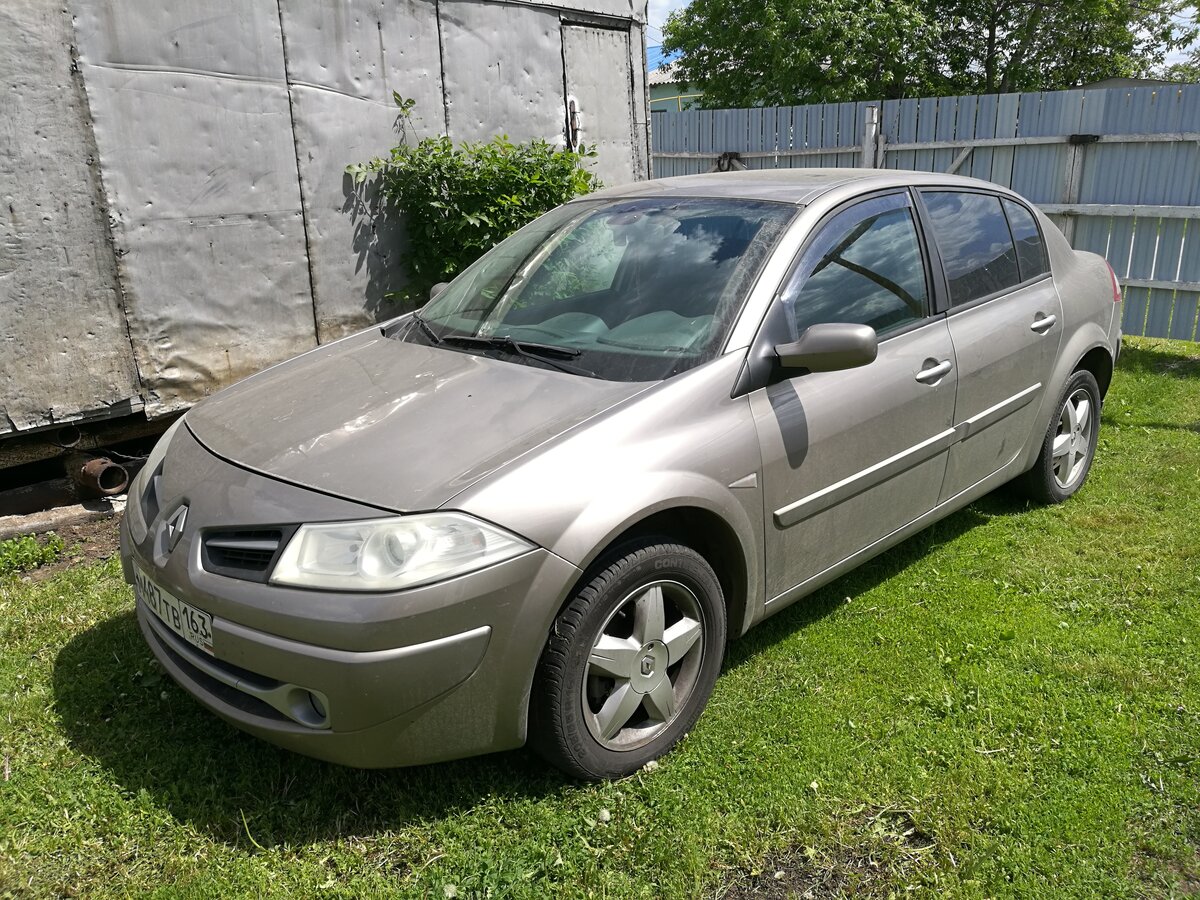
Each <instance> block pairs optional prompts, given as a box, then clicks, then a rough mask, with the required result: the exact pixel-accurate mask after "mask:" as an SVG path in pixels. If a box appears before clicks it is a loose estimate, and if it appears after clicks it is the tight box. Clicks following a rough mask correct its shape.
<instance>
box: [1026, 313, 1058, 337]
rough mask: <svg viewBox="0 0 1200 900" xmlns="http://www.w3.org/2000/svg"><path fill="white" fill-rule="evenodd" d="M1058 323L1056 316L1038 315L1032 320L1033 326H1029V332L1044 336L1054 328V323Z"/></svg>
mask: <svg viewBox="0 0 1200 900" xmlns="http://www.w3.org/2000/svg"><path fill="white" fill-rule="evenodd" d="M1057 321H1058V316H1043V315H1040V314H1039V315H1038V317H1037V318H1036V319H1034V320H1033V324H1032V325H1030V326H1029V329H1030V330H1031V331H1036V332H1037V333H1038V334H1045V333H1046V332H1047V331H1049V330H1050V329H1051V328H1053V327H1054V323H1055V322H1057Z"/></svg>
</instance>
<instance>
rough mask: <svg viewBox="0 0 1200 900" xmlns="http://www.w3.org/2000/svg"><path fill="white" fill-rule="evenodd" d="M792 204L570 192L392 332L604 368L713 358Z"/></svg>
mask: <svg viewBox="0 0 1200 900" xmlns="http://www.w3.org/2000/svg"><path fill="white" fill-rule="evenodd" d="M795 212H796V208H795V207H793V206H788V205H785V204H779V203H769V202H762V201H752V200H729V199H711V198H710V199H679V198H670V199H664V198H638V199H631V200H612V201H588V200H583V201H576V202H574V203H570V204H568V205H566V206H562V207H559V208H558V209H555V210H552V211H551V212H549V213H547V214H546V215H544V216H542V217H541V218H540V219H537V220H536V221H535V222H532V223H531V224H529V225H527V226H526V227H524V228H522V229H521V230H520V231H518V232H516V233H515V234H514V235H512V236H511V237H509V238H508V239H507V240H505V241H503V242H502V243H500V244H498V245H497V246H496V247H495V248H494V249H492V250H491V251H489V252H488V253H486V254H485V255H484V256H483V257H481V258H480V259H479V260H478V261H476V262H475V263H474V264H472V265H471V266H470V267H469V268H467V269H466V270H465V271H464V272H462V274H460V275H459V276H458V277H457V278H455V279H454V281H453V282H452V283H451V284H450V286H449V287H447V288H446V289H445V290H444V291H442V293H440V294H439V295H438V296H437V297H436V298H435V299H434V300H432V301H430V303H429V304H428V305H427V306H426V307H425V308H424V309H423V310H421V311H420V312H419V313H418V314H417V315H416V316H414V317H412V318H410V319H408V320H405V322H403V323H401V325H400V326H399V328H398V329H397V330H396V332H395V334H394V335H393V336H395V337H397V338H399V339H402V340H407V341H414V342H421V343H426V344H436V345H438V346H440V347H444V348H446V349H449V350H458V351H461V352H469V353H486V354H488V355H494V356H497V357H498V358H502V359H506V360H511V361H513V362H519V363H523V364H526V365H539V366H545V367H548V368H557V369H562V370H565V371H569V372H574V373H577V374H580V375H587V376H592V377H597V378H603V379H606V380H609V381H656V380H661V379H664V378H669V377H670V376H672V375H675V374H677V373H679V372H682V371H684V370H686V369H690V368H692V367H693V366H696V365H699V364H701V363H703V362H706V361H708V360H709V359H712V358H713V357H714V356H715V355H716V354H717V353H718V352H720V349H721V346H722V345H723V343H724V341H725V338H726V335H727V334H728V332H729V329H730V327H731V326H732V324H733V320H734V318H735V316H736V314H737V312H738V311H739V310H740V309H741V306H742V302H743V300H744V299H745V296H746V292H747V291H748V289H749V287H750V285H751V284H752V283H753V281H754V278H755V276H756V275H757V274H758V271H759V270H760V268H761V267H762V264H763V262H764V261H765V260H766V258H767V255H768V254H769V253H770V251H771V249H772V248H773V247H774V245H775V242H776V241H777V240H778V238H779V235H780V234H781V233H782V231H783V229H784V227H785V226H786V225H787V223H788V222H789V221H790V219H791V218H792V216H793V215H794V214H795Z"/></svg>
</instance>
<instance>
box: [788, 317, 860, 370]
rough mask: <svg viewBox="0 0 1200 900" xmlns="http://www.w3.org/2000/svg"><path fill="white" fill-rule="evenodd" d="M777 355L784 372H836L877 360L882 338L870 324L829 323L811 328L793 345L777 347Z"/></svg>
mask: <svg viewBox="0 0 1200 900" xmlns="http://www.w3.org/2000/svg"><path fill="white" fill-rule="evenodd" d="M775 355H776V356H777V357H778V358H779V365H780V366H781V367H782V368H784V369H807V370H808V371H809V372H837V371H839V370H841V369H856V368H858V367H859V366H865V365H867V364H868V363H872V362H874V361H875V357H876V356H878V355H879V339H878V338H877V337H876V335H875V329H874V328H872V327H871V326H870V325H851V324H849V323H848V322H826V323H823V324H820V325H811V326H809V327H808V328H806V329H805V331H804V333H803V334H802V335H800V340H798V341H794V342H793V343H790V344H776V345H775Z"/></svg>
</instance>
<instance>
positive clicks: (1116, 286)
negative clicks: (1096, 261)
mask: <svg viewBox="0 0 1200 900" xmlns="http://www.w3.org/2000/svg"><path fill="white" fill-rule="evenodd" d="M1104 264H1105V265H1106V266H1108V277H1109V278H1111V279H1112V289H1113V303H1120V302H1121V282H1120V281H1118V280H1117V273H1116V272H1114V271H1113V267H1112V265H1111V264H1109V263H1108V262H1107V261H1105V263H1104Z"/></svg>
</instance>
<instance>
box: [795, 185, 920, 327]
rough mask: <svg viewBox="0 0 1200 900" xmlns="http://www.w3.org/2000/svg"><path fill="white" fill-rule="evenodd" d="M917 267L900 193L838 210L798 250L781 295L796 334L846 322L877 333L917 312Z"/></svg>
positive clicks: (913, 317)
mask: <svg viewBox="0 0 1200 900" xmlns="http://www.w3.org/2000/svg"><path fill="white" fill-rule="evenodd" d="M925 298H926V287H925V267H924V265H923V263H922V261H921V248H920V244H919V243H918V241H917V229H916V225H915V224H914V222H913V215H912V210H911V209H910V208H909V206H908V196H907V195H906V194H893V195H891V196H888V197H879V198H875V199H873V200H868V201H866V202H865V203H860V204H858V205H857V206H854V207H851V208H850V209H848V210H846V211H845V212H842V213H839V214H838V215H837V216H836V217H835V218H834V219H833V220H832V221H831V222H830V223H829V224H828V225H826V226H825V228H824V229H823V230H822V231H821V233H820V234H819V235H818V236H817V239H816V241H815V242H814V243H813V244H812V245H811V246H810V247H809V248H808V250H807V251H805V254H804V257H803V258H802V259H801V261H800V266H799V268H798V269H797V272H796V276H795V277H794V279H793V281H792V283H791V284H790V285H789V286H788V288H787V290H786V291H785V292H784V297H783V300H784V303H786V304H788V306H789V308H790V309H791V313H792V322H793V325H794V328H795V331H794V336H796V337H798V336H799V335H800V333H801V332H803V331H804V329H806V328H808V327H809V326H810V325H816V324H818V323H822V322H853V323H855V324H858V325H870V326H871V327H872V328H874V329H875V330H876V331H877V332H879V333H881V334H883V333H886V332H888V331H891V330H893V329H896V328H899V327H901V326H903V325H906V324H908V323H909V322H914V321H916V320H918V319H921V318H923V317H924V315H925Z"/></svg>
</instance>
